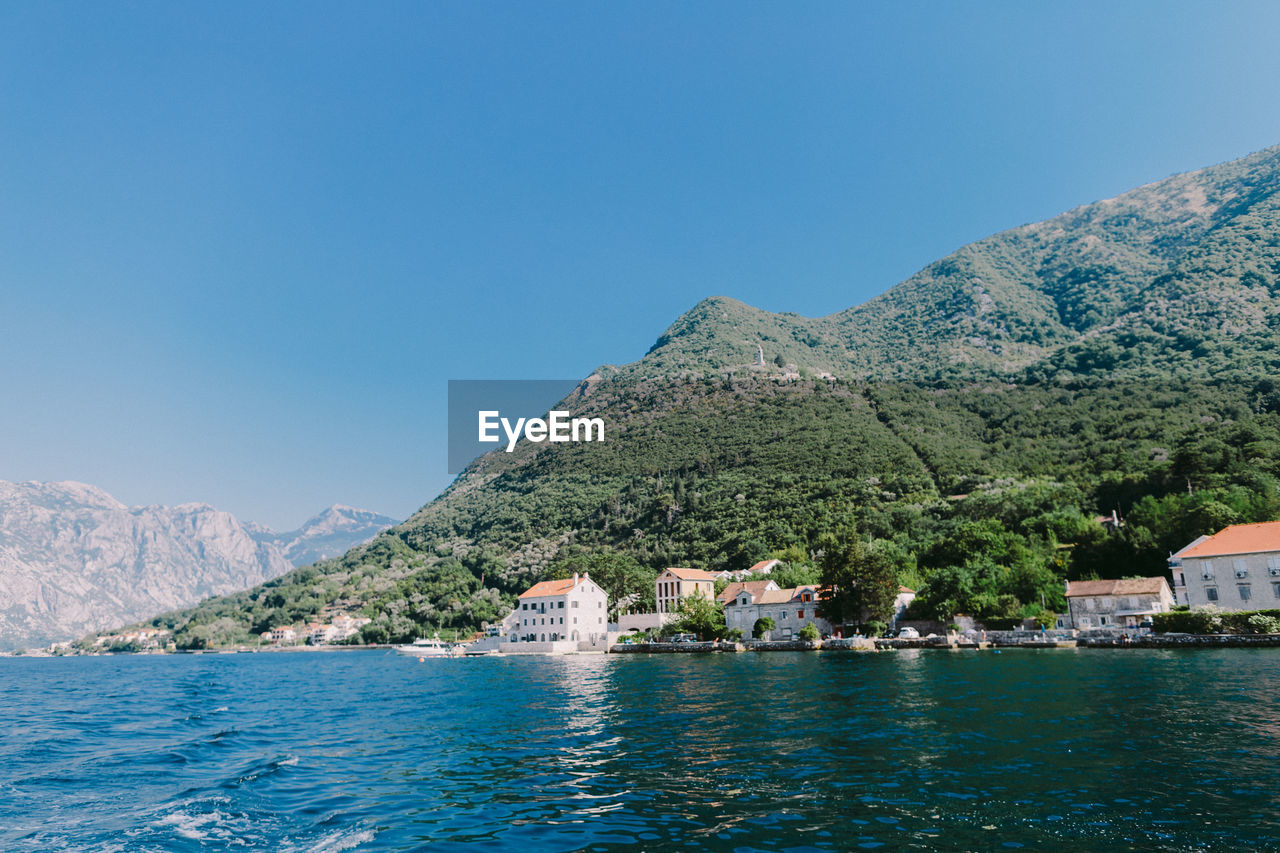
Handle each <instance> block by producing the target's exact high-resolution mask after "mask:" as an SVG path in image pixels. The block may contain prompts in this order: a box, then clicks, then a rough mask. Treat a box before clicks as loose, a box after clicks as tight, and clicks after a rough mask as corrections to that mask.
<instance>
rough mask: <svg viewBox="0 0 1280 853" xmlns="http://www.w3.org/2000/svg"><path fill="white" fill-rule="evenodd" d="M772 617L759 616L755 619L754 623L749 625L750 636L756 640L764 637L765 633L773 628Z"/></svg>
mask: <svg viewBox="0 0 1280 853" xmlns="http://www.w3.org/2000/svg"><path fill="white" fill-rule="evenodd" d="M773 624H774V623H773V619H771V618H769V617H768V616H761V617H760V618H759V619H757V620H756V624H755V625H753V626H752V627H751V636H753V637H755V638H756V639H757V640H759V639H761V638H762V637H764V635H765V634H767V633H768V632H770V631H772V630H773Z"/></svg>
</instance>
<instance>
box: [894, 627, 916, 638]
mask: <svg viewBox="0 0 1280 853" xmlns="http://www.w3.org/2000/svg"><path fill="white" fill-rule="evenodd" d="M898 636H899V637H901V638H902V639H904V640H918V639H920V632H919V631H917V630H916V629H915V628H912V627H906V628H903V629H902V630H901V631H899V632H898Z"/></svg>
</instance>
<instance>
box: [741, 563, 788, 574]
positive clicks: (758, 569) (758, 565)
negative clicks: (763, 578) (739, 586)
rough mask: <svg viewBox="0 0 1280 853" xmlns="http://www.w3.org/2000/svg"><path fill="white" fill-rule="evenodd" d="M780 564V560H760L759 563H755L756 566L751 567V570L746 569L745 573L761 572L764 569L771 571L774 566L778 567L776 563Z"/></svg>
mask: <svg viewBox="0 0 1280 853" xmlns="http://www.w3.org/2000/svg"><path fill="white" fill-rule="evenodd" d="M780 562H782V561H781V560H761V561H760V562H758V563H756V564H755V565H754V566H752V567H751V568H749V569H747V571H748V572H763V571H764V570H765V569H772V568H773V567H774V566H776V565H778V563H780Z"/></svg>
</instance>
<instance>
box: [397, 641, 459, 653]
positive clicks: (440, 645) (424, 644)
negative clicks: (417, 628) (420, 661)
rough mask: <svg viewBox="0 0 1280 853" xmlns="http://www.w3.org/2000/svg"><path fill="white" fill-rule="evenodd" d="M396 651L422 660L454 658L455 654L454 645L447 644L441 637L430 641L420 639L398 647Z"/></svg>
mask: <svg viewBox="0 0 1280 853" xmlns="http://www.w3.org/2000/svg"><path fill="white" fill-rule="evenodd" d="M396 651H397V652H399V653H400V654H402V655H413V656H414V657H420V658H446V657H452V656H453V654H454V651H453V644H452V643H446V642H445V641H443V640H441V639H440V638H439V637H435V638H433V639H430V640H428V639H425V638H423V637H419V638H418V639H416V640H414V641H413V642H412V643H409V644H408V645H404V646H396Z"/></svg>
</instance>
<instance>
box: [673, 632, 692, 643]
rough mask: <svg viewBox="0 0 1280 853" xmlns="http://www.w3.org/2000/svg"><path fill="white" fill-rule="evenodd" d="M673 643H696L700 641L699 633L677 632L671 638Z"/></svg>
mask: <svg viewBox="0 0 1280 853" xmlns="http://www.w3.org/2000/svg"><path fill="white" fill-rule="evenodd" d="M671 642H673V643H696V642H698V635H697V634H676V635H675V636H674V637H672V638H671Z"/></svg>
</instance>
